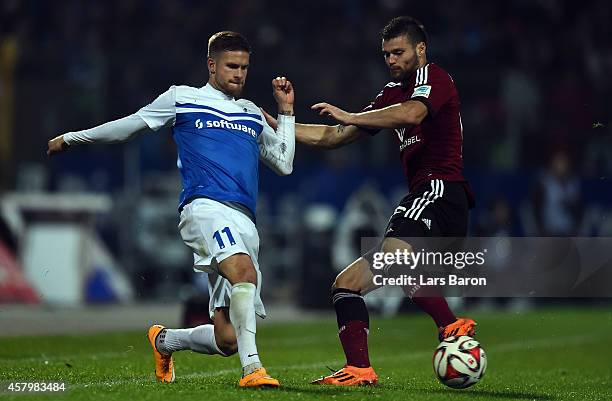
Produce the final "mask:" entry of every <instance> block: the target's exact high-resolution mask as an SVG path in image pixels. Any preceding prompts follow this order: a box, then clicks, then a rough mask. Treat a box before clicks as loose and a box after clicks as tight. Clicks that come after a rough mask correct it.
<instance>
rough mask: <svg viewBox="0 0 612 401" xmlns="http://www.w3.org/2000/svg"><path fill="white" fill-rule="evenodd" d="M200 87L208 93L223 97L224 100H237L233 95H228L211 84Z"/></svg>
mask: <svg viewBox="0 0 612 401" xmlns="http://www.w3.org/2000/svg"><path fill="white" fill-rule="evenodd" d="M200 89H202V90H203V91H205V92H207V93H208V94H210V95H212V96H214V97H217V98H219V99H223V100H236V99H234V97H233V96H230V95H226V94H225V93H223V92H221V91H220V90H218V89H215V88H213V87H212V85H211V84H206V85H204V86H203V87H201V88H200Z"/></svg>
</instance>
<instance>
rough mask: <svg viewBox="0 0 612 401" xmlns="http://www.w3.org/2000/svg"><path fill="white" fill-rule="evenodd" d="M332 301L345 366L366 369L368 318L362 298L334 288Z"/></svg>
mask: <svg viewBox="0 0 612 401" xmlns="http://www.w3.org/2000/svg"><path fill="white" fill-rule="evenodd" d="M332 301H333V303H334V308H335V309H336V318H337V320H338V329H339V331H338V337H340V343H341V344H342V349H344V355H346V364H347V365H351V366H356V367H358V368H367V367H368V366H370V358H369V356H368V328H369V327H370V316H369V314H368V308H367V307H366V304H365V302H364V301H363V297H362V296H361V294H360V293H359V292H358V291H353V290H349V289H347V288H336V289H334V291H333V292H332Z"/></svg>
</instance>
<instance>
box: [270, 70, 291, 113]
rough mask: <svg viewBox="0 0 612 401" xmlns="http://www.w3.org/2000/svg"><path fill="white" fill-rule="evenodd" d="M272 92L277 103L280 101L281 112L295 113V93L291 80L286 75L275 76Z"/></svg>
mask: <svg viewBox="0 0 612 401" xmlns="http://www.w3.org/2000/svg"><path fill="white" fill-rule="evenodd" d="M272 93H273V94H274V99H275V100H276V103H278V111H279V113H282V114H289V115H293V103H294V102H295V95H294V93H293V85H291V81H289V80H288V79H287V78H285V77H276V78H274V79H273V80H272Z"/></svg>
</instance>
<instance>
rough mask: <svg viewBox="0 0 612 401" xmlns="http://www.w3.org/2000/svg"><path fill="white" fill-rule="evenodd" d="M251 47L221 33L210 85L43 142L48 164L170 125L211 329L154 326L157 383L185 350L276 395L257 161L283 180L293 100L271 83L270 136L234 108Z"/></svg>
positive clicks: (251, 110) (244, 104)
mask: <svg viewBox="0 0 612 401" xmlns="http://www.w3.org/2000/svg"><path fill="white" fill-rule="evenodd" d="M250 52H251V48H250V45H249V43H248V42H247V40H246V39H245V38H244V37H243V36H242V35H241V34H239V33H236V32H229V31H224V32H218V33H216V34H214V35H213V36H212V37H211V38H210V40H209V42H208V59H207V65H208V72H209V80H208V84H207V85H206V86H204V87H202V88H193V87H188V86H172V87H170V89H168V90H167V91H166V92H164V93H163V94H161V95H160V96H159V97H158V98H157V99H155V100H154V101H153V102H152V103H151V104H149V105H148V106H145V107H143V108H142V109H140V110H139V111H138V112H136V113H135V114H132V115H130V116H127V117H124V118H122V119H119V120H116V121H111V122H109V123H106V124H103V125H100V126H98V127H95V128H92V129H88V130H84V131H77V132H68V133H66V134H63V135H60V136H58V137H56V138H54V139H52V140H50V141H49V144H48V145H49V149H48V151H47V153H48V154H49V155H52V154H55V153H59V152H62V151H64V150H66V149H68V148H70V147H72V146H73V145H77V144H84V143H112V142H122V141H126V140H128V139H131V138H132V137H134V136H135V134H137V133H139V132H141V131H143V130H146V129H152V130H158V129H159V128H161V127H164V126H172V130H173V137H174V141H175V142H176V145H177V149H178V160H177V166H178V168H179V170H180V172H181V177H182V181H183V190H182V192H181V197H180V204H179V212H180V224H179V229H180V233H181V236H182V238H183V240H184V241H185V243H186V244H187V245H188V246H189V247H190V248H191V249H192V250H193V252H194V265H195V266H194V267H195V269H197V270H200V271H204V272H207V273H208V275H209V292H210V298H211V299H210V314H211V318H212V319H213V322H214V324H209V325H202V326H198V327H195V328H191V329H176V330H172V329H167V328H165V327H163V326H161V325H154V326H152V327H151V328H150V329H149V332H148V337H149V341H150V343H151V346H152V347H153V354H154V357H155V364H156V367H155V375H156V377H157V379H158V380H159V381H162V382H172V381H174V363H173V360H172V353H173V352H176V351H180V350H192V351H195V352H199V353H202V354H211V355H212V354H219V355H223V356H229V355H232V354H234V353H236V351H238V354H239V355H240V362H241V364H242V378H241V379H240V381H239V385H240V386H241V387H261V386H268V387H278V385H279V382H278V380H276V379H274V378H272V377H270V376H269V375H268V373H267V372H266V370H265V368H264V367H263V366H262V363H261V361H260V359H259V355H258V351H257V346H256V344H255V331H256V322H255V315H258V316H260V317H262V318H263V317H265V314H266V312H265V309H264V306H263V303H262V301H261V298H260V288H261V281H262V277H261V273H260V271H259V265H258V262H257V255H258V252H259V236H258V234H257V229H256V227H255V223H254V221H255V200H256V199H257V187H258V160H262V161H263V162H264V164H266V165H267V166H268V167H270V168H271V169H272V170H274V171H275V172H276V173H277V174H280V175H288V174H291V171H292V169H293V156H294V153H295V128H294V124H295V118H294V117H293V103H294V92H293V87H292V85H291V82H290V81H289V80H287V79H286V78H284V77H278V78H276V79H274V80H273V81H272V87H273V93H274V98H275V99H276V102H277V103H278V110H279V111H278V113H279V116H278V121H279V124H278V128H277V129H276V131H274V130H273V129H272V128H271V127H270V126H269V125H268V124H267V123H266V120H265V118H264V117H263V116H262V113H261V110H260V109H259V108H258V107H257V106H256V105H255V104H253V103H252V102H250V101H248V100H246V99H240V98H239V97H240V94H241V92H242V88H243V86H244V84H245V80H246V76H247V71H248V68H249V55H250Z"/></svg>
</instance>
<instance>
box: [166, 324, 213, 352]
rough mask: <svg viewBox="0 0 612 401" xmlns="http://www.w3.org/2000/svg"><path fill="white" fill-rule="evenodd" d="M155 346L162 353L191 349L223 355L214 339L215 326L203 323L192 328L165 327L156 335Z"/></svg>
mask: <svg viewBox="0 0 612 401" xmlns="http://www.w3.org/2000/svg"><path fill="white" fill-rule="evenodd" d="M155 347H156V348H157V350H158V351H159V352H161V353H162V354H171V353H173V352H176V351H183V350H187V349H188V350H191V351H194V352H198V353H200V354H208V355H214V354H219V355H224V354H223V352H221V350H220V349H219V347H218V346H217V341H216V340H215V326H213V325H212V324H204V325H202V326H198V327H194V328H192V329H165V330H163V331H162V332H161V333H159V335H158V336H157V340H156V341H155Z"/></svg>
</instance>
